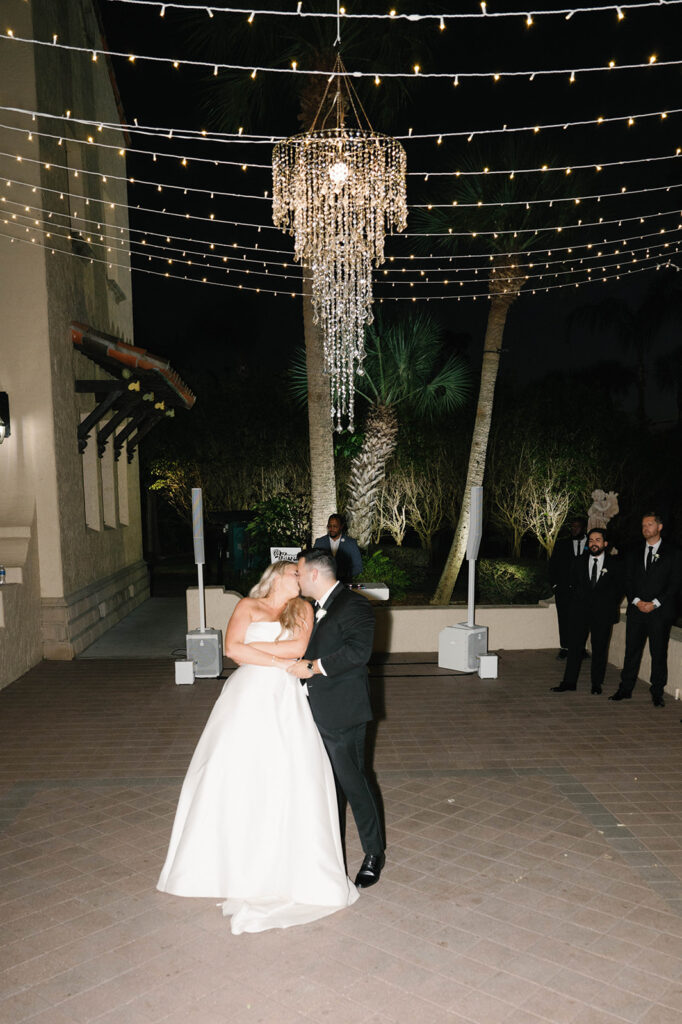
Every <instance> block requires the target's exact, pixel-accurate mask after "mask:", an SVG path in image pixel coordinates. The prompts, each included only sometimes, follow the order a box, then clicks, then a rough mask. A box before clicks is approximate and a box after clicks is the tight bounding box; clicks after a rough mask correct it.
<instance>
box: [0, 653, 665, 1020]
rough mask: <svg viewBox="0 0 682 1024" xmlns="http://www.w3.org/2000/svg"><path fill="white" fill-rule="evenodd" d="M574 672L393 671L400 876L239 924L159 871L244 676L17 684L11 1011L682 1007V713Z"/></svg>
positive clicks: (526, 1014) (11, 746) (2, 829)
mask: <svg viewBox="0 0 682 1024" xmlns="http://www.w3.org/2000/svg"><path fill="white" fill-rule="evenodd" d="M560 674H561V669H560V667H559V666H558V665H557V663H556V662H555V661H554V658H553V652H543V651H540V652H537V651H536V652H507V653H505V652H502V656H501V660H500V678H499V679H498V680H485V681H482V680H479V679H478V677H475V676H474V677H453V676H452V675H450V674H448V673H442V672H440V671H439V670H438V668H437V667H436V665H435V663H434V662H433V661H431V662H430V663H429V662H428V661H425V660H424V659H423V657H421V656H419V657H418V656H414V657H411V656H409V655H406V656H401V657H400V658H394V659H392V660H391V661H390V662H389V663H388V664H386V665H383V666H381V665H376V666H375V667H374V668H373V683H374V687H375V696H376V699H377V704H378V706H379V708H380V713H381V718H380V721H379V725H378V730H377V736H376V750H375V757H374V764H375V768H376V771H377V776H378V779H379V782H380V785H381V790H382V793H383V799H384V804H385V811H386V820H387V831H388V847H389V848H388V863H387V867H386V870H385V872H384V875H383V877H382V880H381V882H380V884H379V885H378V886H376V887H375V888H374V889H372V890H370V891H367V892H365V893H363V894H362V895H361V898H360V900H359V901H358V902H357V903H356V904H355V906H353V907H352V908H350V909H348V910H346V911H343V912H341V913H338V914H335V915H333V916H332V917H329V918H325V919H324V920H322V921H319V922H316V923H315V924H312V925H306V926H303V927H299V928H292V929H289V930H287V931H276V932H267V933H264V934H261V935H242V936H237V937H235V936H232V935H231V934H230V931H229V927H228V924H227V922H226V921H225V920H224V919H223V918H222V916H221V914H220V911H219V910H218V909H217V908H216V906H215V901H213V900H184V899H180V898H175V897H171V896H167V895H162V894H160V893H157V892H156V890H155V887H154V886H155V883H156V879H157V876H158V873H159V870H160V867H161V864H162V861H163V858H164V855H165V850H166V844H167V841H168V837H169V832H170V826H171V822H172V817H173V813H174V809H175V802H176V799H177V796H178V792H179V788H180V783H181V780H182V776H183V773H184V770H185V768H186V766H187V764H188V762H189V759H190V756H191V753H192V750H193V747H194V744H195V742H196V739H197V737H198V735H199V733H200V732H201V729H202V727H203V724H204V722H205V720H206V718H207V716H208V713H209V711H210V708H211V705H212V703H213V701H214V700H215V698H216V696H217V694H218V692H219V689H220V686H221V685H222V684H221V683H220V682H219V681H213V680H210V681H209V680H202V681H197V682H196V684H195V685H194V686H192V687H177V686H175V684H174V682H173V672H172V662H170V661H169V660H167V659H155V660H146V661H144V660H135V661H132V660H129V661H125V660H104V661H85V660H83V661H76V662H71V663H59V662H51V663H47V662H45V663H43V664H42V665H39V666H38V667H37V668H35V669H34V670H33V671H31V672H29V673H28V674H27V675H26V676H24V677H23V678H22V679H20V680H18V681H17V682H16V683H14V684H13V685H12V686H10V687H8V688H7V689H6V690H4V691H2V692H0V929H1V930H0V943H1V946H0V970H1V974H0V1024H18V1022H21V1021H29V1020H30V1021H31V1022H33V1024H86V1022H91V1021H97V1022H98V1024H148V1022H153V1021H164V1022H166V1024H226V1022H229V1024H246V1022H251V1024H256V1022H267V1024H293V1022H299V1024H304V1022H311V1021H312V1022H317V1024H323V1022H334V1024H392V1022H399V1024H412V1022H414V1024H445V1022H449V1024H464V1022H469V1024H502V1022H505V1024H541V1022H548V1021H549V1022H551V1024H569V1022H577V1024H617V1022H623V1021H629V1022H642V1024H673V1022H675V1024H678V1022H679V1021H680V1020H681V1019H682V756H681V753H680V751H681V742H680V741H681V740H682V724H680V715H681V714H682V705H680V704H679V703H675V702H674V701H673V700H672V699H668V702H667V706H666V707H665V708H663V709H654V708H653V707H652V705H651V703H650V700H649V696H648V692H647V688H646V686H645V685H644V684H642V683H641V682H640V684H638V687H637V689H636V690H635V696H634V699H633V700H632V701H629V702H623V703H620V704H614V703H612V702H608V701H607V699H606V695H607V694H608V693H610V692H612V690H613V689H615V687H616V685H617V676H616V671H615V669H613V668H612V667H609V675H608V677H607V685H606V688H605V694H604V696H602V697H593V696H591V695H590V694H589V685H588V683H587V681H585V680H583V681H582V689H581V690H580V691H579V692H578V693H577V694H553V693H550V692H549V686H551V685H553V684H555V683H556V682H557V681H558V679H559V676H560ZM349 831H350V830H349ZM348 854H349V866H350V873H351V874H353V873H354V870H355V869H356V867H357V865H358V863H359V861H360V851H359V847H358V844H357V840H356V838H355V836H354V833H352V832H351V834H350V836H349V850H348Z"/></svg>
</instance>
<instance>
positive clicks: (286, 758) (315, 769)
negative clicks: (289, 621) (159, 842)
mask: <svg viewBox="0 0 682 1024" xmlns="http://www.w3.org/2000/svg"><path fill="white" fill-rule="evenodd" d="M280 630H281V626H280V623H279V622H252V623H251V625H250V626H249V627H248V629H247V631H246V637H245V640H246V642H247V643H256V642H258V641H260V642H267V641H272V640H275V639H276V638H277V637H278V635H279V633H280ZM157 888H158V889H160V890H161V891H162V892H169V893H173V894H174V895H176V896H213V897H220V898H222V899H224V900H225V902H224V903H223V904H222V907H223V913H224V914H225V915H231V917H232V921H231V929H232V932H233V933H234V934H235V935H238V934H240V933H241V932H260V931H265V930H266V929H267V928H288V927H289V926H290V925H295V924H304V923H306V922H309V921H315V920H317V919H318V918H320V917H325V916H326V915H327V914H332V913H334V912H335V911H336V910H340V909H341V908H342V907H347V906H350V905H351V904H352V903H354V902H355V900H356V899H357V898H358V891H357V889H356V888H355V886H354V885H353V884H352V883H351V882H350V880H349V879H348V877H347V876H346V872H345V869H344V865H343V855H342V851H341V840H340V835H339V818H338V810H337V803H336V790H335V786H334V777H333V774H332V769H331V765H330V763H329V759H328V757H327V752H326V750H325V748H324V744H323V743H322V739H321V738H320V734H319V732H318V731H317V727H316V725H315V723H314V721H313V717H312V714H311V711H310V707H309V705H308V701H307V698H306V695H305V692H304V689H303V687H302V686H301V684H300V682H299V680H298V679H296V678H295V677H294V676H292V675H289V674H287V673H286V672H284V671H282V669H278V668H262V667H260V666H257V665H242V666H241V667H240V668H238V669H237V670H236V671H235V672H233V673H232V675H231V676H230V677H229V679H228V680H227V682H226V683H225V686H224V687H223V690H222V693H221V695H220V697H219V698H218V700H217V701H216V703H215V706H214V708H213V711H212V712H211V715H210V717H209V719H208V722H207V723H206V728H205V729H204V731H203V733H202V736H201V739H200V740H199V743H198V744H197V748H196V750H195V751H194V756H193V757H192V760H191V762H190V766H189V768H188V770H187V775H186V776H185V781H184V783H183V786H182V792H181V793H180V800H179V802H178V808H177V811H176V814H175V822H174V824H173V831H172V834H171V839H170V846H169V849H168V855H167V857H166V863H165V865H164V867H163V871H162V872H161V877H160V878H159V881H158V884H157Z"/></svg>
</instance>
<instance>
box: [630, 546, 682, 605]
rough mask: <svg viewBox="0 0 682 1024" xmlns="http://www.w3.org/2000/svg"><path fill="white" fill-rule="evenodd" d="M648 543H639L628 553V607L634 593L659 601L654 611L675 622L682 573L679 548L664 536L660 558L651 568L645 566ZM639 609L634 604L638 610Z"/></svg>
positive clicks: (643, 598)
mask: <svg viewBox="0 0 682 1024" xmlns="http://www.w3.org/2000/svg"><path fill="white" fill-rule="evenodd" d="M645 553H646V544H645V543H641V544H636V545H635V546H634V547H633V548H632V549H631V550H630V551H629V553H628V555H627V558H626V564H625V593H626V595H627V599H628V610H630V608H631V607H634V606H633V605H632V601H633V600H634V598H635V597H639V598H641V599H642V601H653V600H654V598H656V600H658V601H660V603H661V607H660V608H657V609H655V611H653V612H651V613H650V614H651V615H660V617H661V618H662V619H665V620H666V621H669V622H672V621H673V619H674V618H675V608H676V602H677V595H678V593H679V590H680V583H681V582H682V576H681V572H680V552H679V550H678V548H677V547H675V545H674V544H672V543H671V542H670V541H667V540H662V541H661V546H660V547H659V549H658V551H657V556H658V557H657V558H656V560H655V561H654V562H653V563H652V565H651V567H650V568H649V569H645V568H644V556H645ZM636 610H637V609H636V608H635V611H636Z"/></svg>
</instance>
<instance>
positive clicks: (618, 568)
mask: <svg viewBox="0 0 682 1024" xmlns="http://www.w3.org/2000/svg"><path fill="white" fill-rule="evenodd" d="M592 564H593V556H592V555H591V554H590V553H589V551H588V550H587V549H586V550H585V552H584V553H583V554H582V555H581V556H580V557H579V558H574V559H573V561H572V563H571V570H570V576H569V588H570V589H569V594H570V604H569V638H568V658H567V661H566V672H565V675H564V679H563V683H562V686H564V687H565V688H566V689H568V690H575V688H576V684H577V681H578V675H579V673H580V664H581V662H582V659H583V654H584V651H585V642H586V640H587V637H588V635H590V636H591V640H592V661H591V663H590V676H591V682H592V690H593V691H595V690H596V691H597V692H599V691H600V690H601V686H602V684H603V682H604V675H605V674H606V664H607V661H608V653H609V643H610V640H611V630H612V627H613V624H614V623H615V622H617V621H618V619H619V617H620V602H621V599H622V597H623V590H624V582H623V566H622V563H621V561H620V559H619V558H617V557H615V556H612V555H609V554H608V553H606V554H605V555H604V562H603V568H602V570H601V572H600V574H599V576H598V578H597V581H596V583H595V585H594V586H593V585H592V581H591V571H592Z"/></svg>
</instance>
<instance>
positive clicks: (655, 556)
mask: <svg viewBox="0 0 682 1024" xmlns="http://www.w3.org/2000/svg"><path fill="white" fill-rule="evenodd" d="M658 559H659V554H658V551H654V553H653V556H652V559H651V561H652V562H657V561H658Z"/></svg>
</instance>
